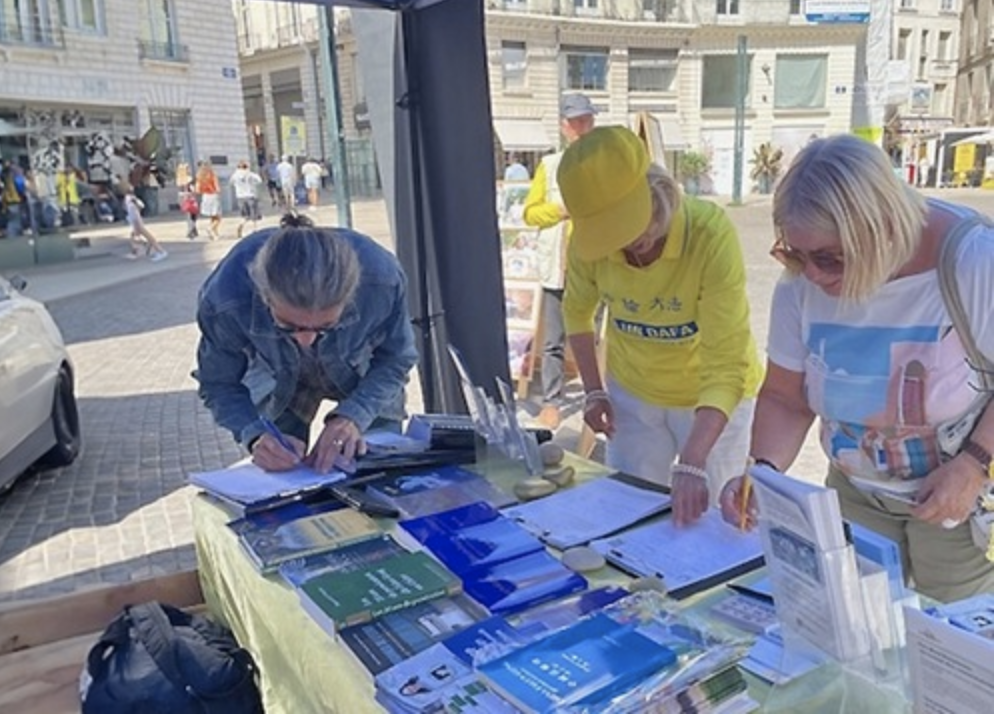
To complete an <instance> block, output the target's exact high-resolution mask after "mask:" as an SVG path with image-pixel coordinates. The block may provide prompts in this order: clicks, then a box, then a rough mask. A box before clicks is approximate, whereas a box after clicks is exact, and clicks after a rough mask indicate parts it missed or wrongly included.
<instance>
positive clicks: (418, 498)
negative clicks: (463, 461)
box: [366, 465, 515, 518]
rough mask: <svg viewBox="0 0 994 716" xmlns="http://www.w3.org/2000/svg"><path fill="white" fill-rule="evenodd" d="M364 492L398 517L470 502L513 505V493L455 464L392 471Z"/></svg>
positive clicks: (425, 513)
mask: <svg viewBox="0 0 994 716" xmlns="http://www.w3.org/2000/svg"><path fill="white" fill-rule="evenodd" d="M366 491H367V492H368V493H369V494H370V495H371V496H373V497H375V498H377V499H379V500H381V501H382V502H385V503H387V504H388V505H390V506H392V507H394V508H396V509H397V511H398V512H400V514H401V516H402V517H405V518H411V517H423V516H425V515H430V514H433V513H436V512H443V511H445V510H451V509H453V508H455V507H462V506H463V505H468V504H471V503H473V502H486V503H488V504H490V505H492V506H493V507H496V508H501V507H506V506H507V505H511V504H514V502H515V499H514V497H513V496H511V495H509V494H508V493H506V492H504V491H503V490H501V489H500V488H499V487H497V486H496V485H494V484H493V483H492V482H490V481H489V480H488V479H486V478H485V477H483V476H482V475H479V474H477V473H475V472H471V471H470V470H467V469H465V468H463V467H459V466H457V465H442V466H439V467H437V468H434V469H429V470H418V471H412V472H394V473H392V474H390V475H386V476H384V477H383V478H381V479H378V480H374V481H372V482H369V483H367V485H366Z"/></svg>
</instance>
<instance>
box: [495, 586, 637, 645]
mask: <svg viewBox="0 0 994 716" xmlns="http://www.w3.org/2000/svg"><path fill="white" fill-rule="evenodd" d="M625 596H628V590H627V589H625V588H624V587H620V586H618V585H616V584H609V585H607V586H605V587H598V588H597V589H591V590H590V591H587V592H581V593H579V594H572V595H570V596H568V597H565V598H563V599H558V600H556V601H554V602H546V603H545V604H540V605H538V606H537V607H533V608H531V609H529V610H527V611H525V612H522V613H521V614H517V615H515V616H514V617H513V618H512V621H511V623H512V624H513V625H514V628H515V629H516V630H517V631H518V632H519V633H520V634H521V635H523V636H525V637H526V638H528V640H529V641H531V640H534V639H537V638H538V637H540V636H543V635H545V634H548V633H549V632H552V631H555V630H556V629H562V628H563V627H566V626H569V625H570V624H573V623H574V622H577V621H579V620H580V619H581V618H582V617H585V616H586V615H587V614H590V613H591V612H595V611H597V610H598V609H601V608H602V607H606V606H607V605H608V604H613V603H614V602H616V601H618V600H619V599H621V598H622V597H625Z"/></svg>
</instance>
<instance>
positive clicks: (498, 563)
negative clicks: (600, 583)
mask: <svg viewBox="0 0 994 716" xmlns="http://www.w3.org/2000/svg"><path fill="white" fill-rule="evenodd" d="M400 526H401V527H403V529H404V531H405V532H406V533H407V534H408V535H410V537H412V538H413V539H414V540H415V541H416V542H417V543H419V544H420V545H422V546H423V547H425V548H427V549H428V550H429V551H431V552H432V554H434V555H435V556H436V557H437V558H438V559H439V561H441V562H442V563H443V564H445V565H446V566H447V567H448V568H449V569H451V570H452V571H453V572H454V573H455V574H457V575H458V576H459V578H460V579H461V580H462V582H463V588H464V589H465V591H466V593H467V594H468V595H469V596H471V597H472V598H473V599H475V600H476V601H477V602H479V603H480V604H481V605H482V606H483V607H485V608H486V609H487V610H489V611H490V612H491V613H493V614H510V613H513V612H516V611H521V610H524V609H527V608H528V607H531V606H534V605H536V604H541V603H542V602H545V601H549V600H552V599H556V598H559V597H563V596H566V595H568V594H572V593H574V592H579V591H582V590H584V589H586V588H587V581H586V580H585V579H584V578H583V577H581V576H580V575H579V574H577V573H575V572H573V571H572V570H570V569H567V568H566V567H564V566H563V565H562V564H561V563H560V562H559V560H557V559H555V558H554V557H553V556H552V555H550V554H549V553H548V552H546V550H545V546H544V545H543V544H542V542H541V541H539V540H538V539H537V538H535V537H534V536H533V535H532V534H530V533H529V532H528V531H526V530H525V529H523V528H522V527H520V526H518V525H517V524H516V523H515V522H514V521H512V520H510V519H508V518H506V517H504V516H503V515H501V513H500V512H498V511H497V510H496V509H494V508H493V507H492V506H490V505H488V504H487V503H484V502H476V503H473V504H470V505H465V506H463V507H458V508H456V509H454V510H447V511H445V512H440V513H436V514H433V515H427V516H425V517H418V518H415V519H410V520H402V521H401V522H400Z"/></svg>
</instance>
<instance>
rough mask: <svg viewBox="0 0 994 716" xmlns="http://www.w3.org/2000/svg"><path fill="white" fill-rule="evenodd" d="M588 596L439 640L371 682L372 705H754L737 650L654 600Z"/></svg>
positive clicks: (624, 708) (520, 709)
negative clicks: (738, 664)
mask: <svg viewBox="0 0 994 716" xmlns="http://www.w3.org/2000/svg"><path fill="white" fill-rule="evenodd" d="M597 591H598V592H599V593H598V594H597V596H596V597H595V598H594V597H592V598H591V599H588V600H584V599H579V598H577V597H575V596H574V597H570V598H567V599H565V600H563V601H562V604H561V605H558V606H557V604H556V603H553V604H550V605H546V606H543V607H541V608H540V609H538V610H535V612H534V613H532V614H531V615H527V614H525V615H521V618H508V619H503V618H501V617H491V618H490V619H487V620H485V621H483V622H480V623H478V624H475V625H473V626H472V627H470V628H468V629H465V630H463V631H461V632H459V633H457V634H455V635H453V636H451V637H448V638H446V639H443V640H441V641H439V642H437V643H435V644H434V645H432V646H430V647H429V648H427V649H426V650H424V651H422V652H420V653H418V654H417V655H415V656H413V657H411V658H409V659H406V660H404V661H402V662H400V663H398V664H396V665H395V666H393V667H392V668H390V669H387V670H386V671H384V672H382V673H381V674H379V675H378V676H377V677H376V679H375V684H376V698H377V700H378V701H379V703H380V704H382V705H383V706H384V707H385V708H386V709H388V710H389V711H391V712H393V713H442V712H445V713H469V712H472V713H578V712H579V713H604V712H610V713H630V712H642V713H644V712H652V713H708V712H716V711H725V712H729V711H737V712H746V711H748V710H750V709H751V708H753V707H755V706H756V703H755V702H754V701H753V700H752V699H750V698H749V696H748V694H747V692H746V682H745V680H744V679H743V678H742V675H741V673H740V672H739V671H738V670H737V668H736V667H735V662H736V660H737V659H738V658H740V657H741V655H742V654H743V653H744V649H745V646H744V644H742V643H738V642H735V641H732V640H726V639H722V638H719V637H717V636H715V635H713V634H710V633H708V632H704V631H701V630H700V629H698V628H696V627H694V626H693V625H692V624H691V623H690V622H689V621H687V620H686V619H685V618H683V617H682V616H680V614H679V613H678V612H676V611H674V610H673V609H672V602H668V601H667V600H665V599H664V598H662V597H661V596H660V595H658V594H656V593H653V592H642V593H637V594H633V595H626V596H623V597H620V598H614V597H617V595H616V594H611V591H612V590H597ZM590 594H591V595H594V594H595V593H594V592H591V593H590ZM604 600H607V601H606V602H605V601H604ZM601 602H603V604H602V605H601V606H597V607H595V608H593V609H592V610H590V611H583V610H582V609H579V610H578V608H580V607H581V606H582V605H583V604H584V603H586V604H587V605H588V606H591V605H594V604H596V603H601ZM540 614H541V616H540ZM543 623H548V624H550V625H555V626H550V628H548V629H542V628H541V626H540V625H542V624H543Z"/></svg>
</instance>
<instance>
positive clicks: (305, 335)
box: [269, 302, 343, 343]
mask: <svg viewBox="0 0 994 716" xmlns="http://www.w3.org/2000/svg"><path fill="white" fill-rule="evenodd" d="M342 312H343V308H342V307H341V306H334V307H332V308H329V309H325V310H321V311H310V310H306V309H301V308H296V307H293V306H288V305H280V304H279V303H277V302H273V303H272V304H271V305H270V306H269V313H270V315H271V316H272V317H273V326H274V327H275V328H276V330H277V331H279V332H280V333H282V334H283V335H285V336H288V337H290V338H293V339H295V340H297V341H298V342H306V343H313V342H315V341H317V340H318V339H319V338H321V337H322V336H324V335H327V334H328V333H330V332H331V331H333V330H334V329H335V327H336V326H337V325H338V322H339V321H340V320H341V318H342ZM302 339H304V340H302Z"/></svg>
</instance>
